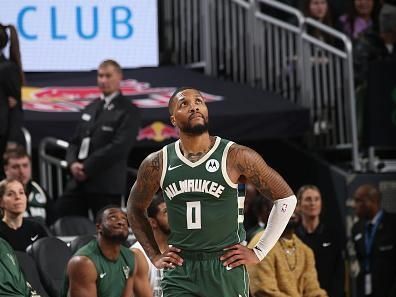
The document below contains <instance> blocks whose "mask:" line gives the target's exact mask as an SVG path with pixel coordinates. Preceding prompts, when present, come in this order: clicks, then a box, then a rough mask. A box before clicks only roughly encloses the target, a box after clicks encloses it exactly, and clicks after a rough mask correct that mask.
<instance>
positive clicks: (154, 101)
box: [22, 79, 223, 112]
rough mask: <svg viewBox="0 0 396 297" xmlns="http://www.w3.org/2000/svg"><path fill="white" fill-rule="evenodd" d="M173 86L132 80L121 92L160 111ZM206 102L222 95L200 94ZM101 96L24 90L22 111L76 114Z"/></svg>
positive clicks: (89, 91)
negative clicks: (155, 86) (161, 85)
mask: <svg viewBox="0 0 396 297" xmlns="http://www.w3.org/2000/svg"><path fill="white" fill-rule="evenodd" d="M175 90H176V88H174V87H158V88H153V87H150V84H149V83H147V82H139V81H137V80H134V79H128V80H124V81H122V83H121V91H122V93H123V94H124V96H127V97H130V98H131V101H132V103H133V104H135V105H136V106H137V107H139V108H162V107H167V106H168V101H169V98H170V97H171V95H172V94H173V92H174V91H175ZM202 95H203V96H204V98H205V100H206V102H207V103H209V102H213V101H220V100H223V97H222V96H218V95H213V94H208V93H205V92H202ZM99 96H100V90H99V89H98V87H96V86H86V87H78V86H74V87H61V86H59V87H56V86H52V87H44V88H34V87H24V88H23V93H22V97H23V108H24V109H26V110H33V111H41V112H77V111H80V110H82V109H83V108H84V107H85V106H86V105H88V104H89V103H90V102H91V101H92V100H94V99H96V98H98V97H99Z"/></svg>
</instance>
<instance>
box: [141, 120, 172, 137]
mask: <svg viewBox="0 0 396 297" xmlns="http://www.w3.org/2000/svg"><path fill="white" fill-rule="evenodd" d="M170 138H179V132H178V130H177V129H176V128H175V127H172V126H170V125H167V124H164V123H163V122H159V121H158V122H154V123H152V124H150V125H148V126H146V127H143V128H141V129H140V131H139V135H138V137H137V140H138V141H142V140H153V141H157V142H162V141H164V140H166V139H170Z"/></svg>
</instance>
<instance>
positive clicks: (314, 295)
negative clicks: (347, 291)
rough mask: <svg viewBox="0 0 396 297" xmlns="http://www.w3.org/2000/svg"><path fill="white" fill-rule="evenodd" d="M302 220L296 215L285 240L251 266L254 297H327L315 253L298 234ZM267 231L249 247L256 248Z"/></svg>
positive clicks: (254, 239)
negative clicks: (256, 244) (299, 220)
mask: <svg viewBox="0 0 396 297" xmlns="http://www.w3.org/2000/svg"><path fill="white" fill-rule="evenodd" d="M297 224H298V216H297V215H296V213H294V214H293V216H292V218H291V219H290V221H289V223H288V225H287V227H286V229H285V231H284V232H283V234H282V236H281V238H280V239H279V240H278V242H277V243H276V245H275V246H274V248H273V249H272V250H271V251H270V252H269V253H268V255H267V256H266V257H265V258H264V259H263V260H262V261H261V262H260V263H259V264H256V265H248V266H247V269H248V271H249V278H250V292H251V293H252V296H253V297H263V296H265V297H286V296H288V297H326V296H327V293H326V291H325V290H323V289H321V288H320V285H319V282H318V277H317V273H316V269H315V259H314V255H313V252H312V250H311V249H310V248H309V247H308V246H306V245H305V244H304V243H303V242H302V241H301V240H300V239H298V237H297V236H296V235H295V234H294V229H295V227H296V225H297ZM263 232H266V231H265V230H264V231H261V232H260V233H258V234H256V236H255V237H254V238H253V239H252V241H251V242H250V243H249V245H248V246H249V247H251V246H254V245H255V243H256V242H257V240H258V239H259V238H260V236H261V234H262V233H263Z"/></svg>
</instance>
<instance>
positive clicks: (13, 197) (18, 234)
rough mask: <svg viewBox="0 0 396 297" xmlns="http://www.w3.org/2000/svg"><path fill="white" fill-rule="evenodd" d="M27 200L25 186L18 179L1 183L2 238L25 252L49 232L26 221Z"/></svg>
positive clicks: (0, 235) (16, 248)
mask: <svg viewBox="0 0 396 297" xmlns="http://www.w3.org/2000/svg"><path fill="white" fill-rule="evenodd" d="M26 206H27V198H26V194H25V190H24V187H23V184H22V183H21V182H19V181H18V180H16V179H11V180H3V181H1V182H0V208H1V209H2V211H3V218H2V220H1V221H0V237H2V238H4V239H5V240H7V241H8V243H9V244H10V245H11V246H12V247H13V249H14V250H17V251H22V252H25V251H26V248H27V247H28V246H29V245H30V244H32V242H34V241H36V240H37V239H40V238H41V237H45V236H47V235H48V233H47V230H46V229H45V228H44V227H43V226H42V225H40V224H39V223H37V222H35V221H30V220H26V219H24V218H23V215H24V213H25V211H26Z"/></svg>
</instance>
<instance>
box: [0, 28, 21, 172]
mask: <svg viewBox="0 0 396 297" xmlns="http://www.w3.org/2000/svg"><path fill="white" fill-rule="evenodd" d="M7 31H9V33H7ZM7 45H9V59H7V58H6V57H5V55H4V54H3V52H4V50H5V48H6V46H7ZM20 57H21V54H20V52H19V41H18V34H17V32H16V29H15V27H14V26H12V25H9V26H4V25H2V24H0V178H3V177H4V173H3V154H4V152H5V150H6V147H7V145H10V144H11V143H10V142H15V141H16V138H17V136H18V132H19V133H20V129H21V127H22V118H23V116H22V100H21V89H22V83H23V81H24V75H23V71H22V66H21V59H20Z"/></svg>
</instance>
